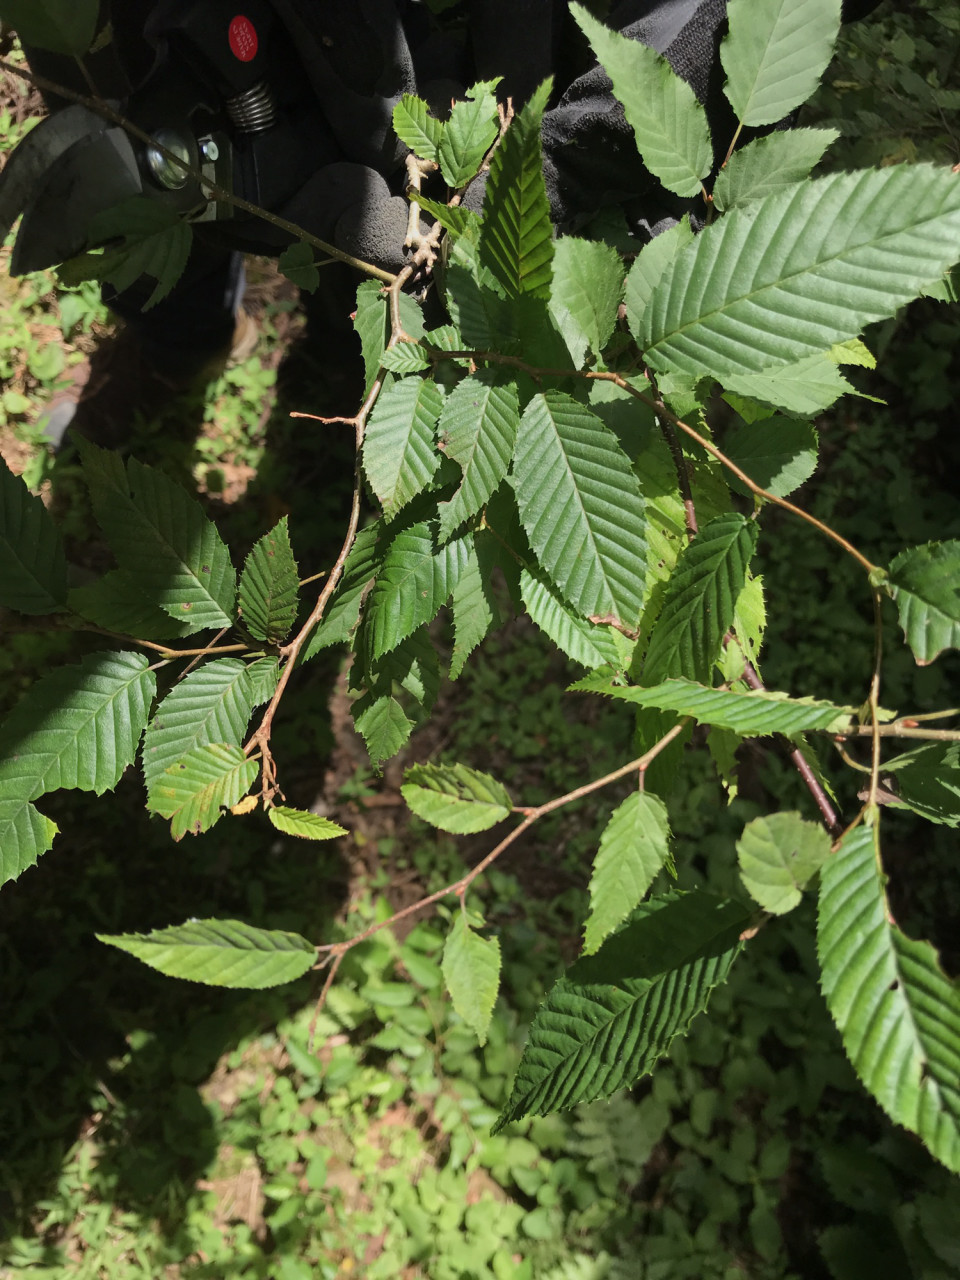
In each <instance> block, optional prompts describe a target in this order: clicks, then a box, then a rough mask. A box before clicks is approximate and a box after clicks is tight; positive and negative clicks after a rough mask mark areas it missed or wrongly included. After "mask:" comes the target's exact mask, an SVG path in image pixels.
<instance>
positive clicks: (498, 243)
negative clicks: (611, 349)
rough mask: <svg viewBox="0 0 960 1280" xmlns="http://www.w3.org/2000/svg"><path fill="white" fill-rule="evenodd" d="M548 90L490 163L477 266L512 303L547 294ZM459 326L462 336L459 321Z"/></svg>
mask: <svg viewBox="0 0 960 1280" xmlns="http://www.w3.org/2000/svg"><path fill="white" fill-rule="evenodd" d="M550 87H551V84H550V81H549V80H547V81H545V82H544V83H543V84H542V85H541V86H540V88H539V89H537V90H536V91H535V92H534V93H533V94H532V95H531V97H530V98H529V100H528V101H527V103H526V105H525V106H524V107H523V109H522V110H521V111H520V112H518V114H517V115H516V116H515V117H514V120H513V122H512V123H511V125H510V128H509V129H508V130H507V132H506V133H505V134H504V136H503V141H502V142H501V144H500V146H499V147H498V148H497V150H496V151H495V152H494V155H493V159H492V160H491V161H490V177H489V179H488V180H487V189H486V195H485V197H484V216H483V226H482V228H481V233H480V262H481V263H482V264H483V265H484V266H485V267H487V268H488V269H489V271H490V272H491V273H492V274H493V276H494V278H495V279H496V280H498V281H499V282H500V284H501V285H502V286H503V288H504V290H505V291H506V293H507V296H508V297H511V298H518V297H520V295H521V294H524V293H529V294H533V295H534V297H538V298H546V297H547V296H548V295H549V291H550V279H551V275H552V260H553V226H552V224H551V222H550V202H549V200H548V199H547V188H546V186H545V184H544V181H543V169H542V165H541V145H540V121H541V119H542V117H543V112H544V109H545V108H546V105H547V100H548V98H549V96H550ZM935 274H936V272H933V273H931V275H930V276H929V277H928V281H929V280H932V279H933V277H934V275H935ZM454 319H455V320H456V319H457V317H456V316H455V317H454ZM459 327H460V328H461V329H462V331H463V334H464V337H466V336H467V330H466V328H465V327H464V325H463V323H462V316H461V320H460V324H459Z"/></svg>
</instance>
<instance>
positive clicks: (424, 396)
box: [363, 378, 443, 520]
mask: <svg viewBox="0 0 960 1280" xmlns="http://www.w3.org/2000/svg"><path fill="white" fill-rule="evenodd" d="M442 408H443V396H442V394H441V392H440V388H439V387H438V386H437V384H436V383H435V382H434V381H433V380H432V379H431V378H426V379H423V380H421V379H419V378H404V379H402V380H401V381H400V382H395V383H394V384H393V386H392V387H389V388H387V390H386V391H383V392H381V394H380V397H379V399H378V400H377V403H376V405H375V406H374V410H373V413H372V414H371V416H370V422H369V424H368V426H367V433H366V436H365V438H364V442H363V469H364V471H365V472H366V475H367V479H368V480H369V481H370V487H371V488H372V489H373V491H374V493H375V494H376V495H377V497H378V498H379V499H380V502H381V505H382V506H383V513H384V515H385V516H386V517H387V519H388V520H389V519H390V518H391V517H393V516H394V515H396V513H397V512H398V511H399V510H400V508H401V507H403V506H405V505H406V504H407V503H408V502H410V500H411V499H412V498H415V497H416V496H417V494H418V493H420V492H421V490H422V489H424V488H425V487H426V485H428V484H429V483H430V481H431V479H432V478H433V474H434V472H435V471H436V469H437V467H438V466H439V465H440V458H439V455H438V454H437V452H436V450H435V449H434V445H433V433H434V429H435V427H436V425H437V419H438V418H439V417H440V410H441V409H442Z"/></svg>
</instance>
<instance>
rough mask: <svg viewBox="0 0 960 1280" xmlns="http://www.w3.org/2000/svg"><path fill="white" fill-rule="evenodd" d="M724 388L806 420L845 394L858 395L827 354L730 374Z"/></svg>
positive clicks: (822, 352)
mask: <svg viewBox="0 0 960 1280" xmlns="http://www.w3.org/2000/svg"><path fill="white" fill-rule="evenodd" d="M723 385H724V386H725V387H726V388H727V390H728V391H732V392H733V393H734V394H735V395H741V396H747V397H749V398H750V399H751V400H760V401H763V402H764V403H766V404H769V405H776V406H777V408H778V409H786V411H787V412H788V413H802V414H804V415H806V416H807V417H812V415H813V414H815V413H822V412H823V411H824V409H829V408H830V406H831V405H832V404H833V403H834V401H836V400H839V398H840V397H841V396H842V395H847V394H849V393H850V392H853V393H854V394H856V390H855V388H854V386H853V385H852V383H850V382H848V381H847V379H846V378H845V377H844V376H843V374H842V373H841V372H840V370H839V369H838V368H837V363H836V361H835V360H833V359H832V358H831V356H830V353H829V352H827V351H819V352H817V354H816V355H813V356H804V357H803V359H802V360H795V361H794V362H793V363H792V364H781V365H776V366H773V367H771V368H769V369H762V370H761V371H760V372H759V373H730V374H727V375H725V377H724V379H723ZM768 413H769V411H768ZM764 416H767V415H764Z"/></svg>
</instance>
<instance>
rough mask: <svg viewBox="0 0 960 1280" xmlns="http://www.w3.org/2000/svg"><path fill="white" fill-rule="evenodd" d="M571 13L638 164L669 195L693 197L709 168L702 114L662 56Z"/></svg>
mask: <svg viewBox="0 0 960 1280" xmlns="http://www.w3.org/2000/svg"><path fill="white" fill-rule="evenodd" d="M570 12H571V13H572V14H573V16H574V17H575V18H576V20H577V23H578V24H579V26H580V29H581V30H582V31H583V33H584V35H585V36H586V37H587V39H588V40H589V41H590V44H591V45H592V47H593V52H594V53H595V54H596V56H597V61H598V62H599V63H600V64H601V66H602V67H603V69H604V70H605V71H606V73H607V75H608V76H609V77H610V79H611V80H612V81H613V92H614V94H615V95H616V96H617V98H618V99H619V100H620V101H621V102H622V103H623V110H624V113H625V115H626V117H627V122H628V123H629V124H630V126H631V127H632V129H633V132H634V134H635V135H636V139H637V147H638V149H639V151H640V155H641V156H642V157H643V163H644V164H645V165H646V166H647V168H648V169H649V170H650V172H651V173H652V174H653V175H654V177H657V178H659V179H660V181H661V182H662V183H663V185H664V186H665V187H666V188H667V190H668V191H675V192H676V193H677V195H679V196H694V195H696V194H697V192H698V191H699V190H700V187H701V181H700V180H701V178H704V177H706V175H707V174H708V173H709V172H710V167H711V165H712V164H713V146H712V144H711V141H710V129H709V126H708V125H707V113H706V111H705V110H704V108H703V106H702V104H701V103H699V102H698V101H697V95H696V94H695V93H694V91H693V89H692V88H691V87H690V85H689V84H687V82H686V80H683V79H681V77H680V76H678V75H677V73H676V72H675V71H674V69H673V67H671V65H670V63H669V62H668V61H667V60H666V58H664V57H661V55H660V54H659V53H657V52H656V50H655V49H651V48H650V47H649V45H645V44H640V43H639V42H638V41H636V40H630V39H628V38H627V37H626V36H622V35H620V34H619V33H618V32H616V31H611V30H609V28H607V27H605V26H603V24H602V23H600V22H597V20H596V18H593V17H591V15H590V14H589V13H588V12H587V10H586V9H584V8H583V6H582V5H579V4H571V6H570Z"/></svg>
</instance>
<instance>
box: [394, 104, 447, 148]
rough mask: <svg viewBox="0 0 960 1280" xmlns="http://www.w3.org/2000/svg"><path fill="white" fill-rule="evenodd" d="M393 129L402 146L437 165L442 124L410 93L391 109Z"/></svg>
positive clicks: (425, 105) (441, 138) (441, 137)
mask: <svg viewBox="0 0 960 1280" xmlns="http://www.w3.org/2000/svg"><path fill="white" fill-rule="evenodd" d="M393 128H394V131H395V132H396V135H397V137H398V138H399V139H400V141H401V142H402V143H403V144H404V146H406V147H409V148H410V150H411V151H413V152H414V153H415V154H416V155H418V156H422V157H423V159H424V160H432V161H433V162H434V164H436V163H438V161H439V158H440V157H439V148H440V143H441V141H442V140H443V124H442V123H441V121H439V120H434V118H433V116H431V115H430V109H429V107H428V106H427V104H426V103H425V102H424V100H423V99H422V98H417V97H415V96H414V95H413V94H412V93H405V94H404V95H403V97H402V98H401V99H400V101H399V102H398V103H397V105H396V106H395V107H394V108H393Z"/></svg>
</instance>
